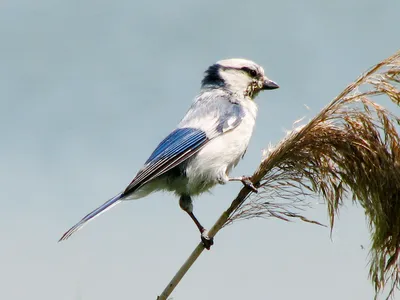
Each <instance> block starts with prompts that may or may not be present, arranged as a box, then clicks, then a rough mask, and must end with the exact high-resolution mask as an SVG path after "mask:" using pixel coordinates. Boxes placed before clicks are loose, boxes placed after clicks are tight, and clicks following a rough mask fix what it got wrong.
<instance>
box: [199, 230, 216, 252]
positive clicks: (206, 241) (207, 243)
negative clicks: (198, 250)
mask: <svg viewBox="0 0 400 300" xmlns="http://www.w3.org/2000/svg"><path fill="white" fill-rule="evenodd" d="M201 241H202V242H203V246H204V248H206V249H207V250H210V248H211V246H212V245H214V238H212V237H209V236H208V231H207V230H205V229H204V230H203V232H202V233H201Z"/></svg>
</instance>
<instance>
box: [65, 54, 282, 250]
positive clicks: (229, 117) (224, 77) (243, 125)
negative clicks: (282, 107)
mask: <svg viewBox="0 0 400 300" xmlns="http://www.w3.org/2000/svg"><path fill="white" fill-rule="evenodd" d="M278 87H279V86H278V85H277V84H276V83H275V82H273V81H272V80H270V79H268V78H267V77H266V76H265V75H264V70H263V68H262V67H260V66H259V65H257V64H255V63H254V62H252V61H249V60H245V59H227V60H221V61H218V62H217V63H215V64H214V65H212V66H210V67H209V68H208V69H207V70H206V72H205V76H204V78H203V81H202V85H201V90H200V94H199V95H198V96H197V97H196V99H195V101H194V102H193V104H192V106H191V107H190V108H189V111H188V112H187V113H186V115H185V116H184V118H183V119H182V121H181V122H180V123H179V124H178V126H177V128H176V129H175V130H174V131H172V132H171V133H170V134H169V135H168V136H167V137H166V138H165V139H164V140H163V141H162V142H161V143H160V144H159V145H158V147H157V148H156V149H155V150H154V152H153V153H152V154H151V155H150V157H149V159H148V160H147V161H146V162H145V164H144V166H143V168H142V169H141V170H140V171H139V172H138V173H137V175H136V177H135V178H134V179H133V180H132V182H131V183H130V184H129V185H128V186H127V187H126V188H125V190H123V191H122V192H121V193H119V194H118V195H116V196H115V197H113V198H111V199H110V200H108V201H107V202H105V203H104V204H103V205H101V206H100V207H98V208H96V209H95V210H94V211H92V212H91V213H89V214H88V215H86V216H85V217H84V218H83V219H82V220H81V221H79V222H78V223H77V224H76V225H74V226H73V227H71V228H70V229H69V230H68V231H67V232H66V233H64V235H63V236H62V237H61V239H60V241H61V240H66V239H67V238H69V237H70V236H71V235H72V234H73V233H74V232H76V231H78V230H79V229H81V228H82V227H83V226H84V225H85V224H86V223H87V222H88V221H91V220H93V219H94V218H95V217H97V216H99V215H100V214H102V213H103V212H105V211H106V210H108V209H110V208H112V207H114V206H115V205H117V204H118V203H121V202H122V201H125V200H132V199H139V198H142V197H145V196H147V195H148V194H150V193H152V192H155V191H160V190H164V191H170V192H174V193H175V194H176V195H177V196H179V205H180V207H181V208H182V209H183V210H184V211H185V212H187V213H188V214H189V216H190V217H191V218H192V220H193V221H194V223H195V224H196V226H197V228H198V229H199V231H200V233H201V240H202V241H203V245H204V247H205V248H207V249H210V247H211V245H212V244H213V240H212V239H211V238H209V237H208V234H207V230H206V229H205V228H204V227H203V226H202V225H201V224H200V222H199V221H198V220H197V218H196V217H195V215H194V214H193V205H192V197H193V196H196V195H199V194H201V193H204V192H205V191H208V190H209V189H211V188H212V187H213V186H215V185H216V184H225V183H227V182H228V181H241V182H242V183H243V184H244V185H245V186H247V187H248V188H250V189H252V190H253V191H255V192H256V191H257V190H256V188H255V187H254V186H253V184H252V183H251V181H250V180H249V178H248V177H245V176H242V177H233V178H230V177H229V176H228V175H229V173H230V172H231V170H232V168H233V167H235V166H236V165H237V164H238V162H239V160H240V159H241V158H242V157H243V155H244V153H245V152H246V149H247V146H248V144H249V141H250V137H251V135H252V132H253V128H254V124H255V120H256V115H257V105H256V104H255V102H254V101H253V100H254V98H255V97H256V96H257V95H258V93H259V92H260V91H262V90H271V89H276V88H278Z"/></svg>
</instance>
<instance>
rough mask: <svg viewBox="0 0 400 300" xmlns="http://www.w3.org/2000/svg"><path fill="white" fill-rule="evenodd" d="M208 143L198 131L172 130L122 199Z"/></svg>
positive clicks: (202, 132) (201, 132) (187, 129)
mask: <svg viewBox="0 0 400 300" xmlns="http://www.w3.org/2000/svg"><path fill="white" fill-rule="evenodd" d="M208 141H209V139H208V138H207V136H206V134H205V133H204V131H202V130H200V129H195V128H178V129H176V130H174V131H173V132H171V133H170V134H169V135H168V136H167V137H166V138H165V139H164V140H163V141H162V142H161V143H160V144H159V145H158V147H157V148H156V149H155V150H154V152H153V153H152V154H151V156H150V157H149V159H148V160H147V161H146V163H145V165H144V167H143V168H142V169H141V170H140V171H139V173H138V174H137V175H136V177H135V178H134V179H133V180H132V182H131V183H130V184H129V185H128V187H127V188H126V189H125V191H124V192H123V193H122V197H124V196H127V195H129V194H130V193H132V192H134V191H135V190H136V189H138V188H139V187H141V186H143V185H144V184H146V183H147V182H149V181H150V180H152V179H154V178H156V177H158V176H160V175H162V174H164V173H165V172H167V171H169V170H171V169H172V168H174V167H175V166H177V165H178V164H180V163H181V162H183V161H185V160H187V159H188V158H189V157H191V156H193V155H194V154H196V153H197V152H198V151H200V150H201V148H202V147H203V146H204V145H205V144H206V143H207V142H208Z"/></svg>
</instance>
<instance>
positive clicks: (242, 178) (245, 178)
mask: <svg viewBox="0 0 400 300" xmlns="http://www.w3.org/2000/svg"><path fill="white" fill-rule="evenodd" d="M229 181H241V182H242V183H243V185H244V186H247V187H248V188H249V189H251V190H252V191H253V192H254V193H258V190H257V188H256V187H255V186H254V184H253V183H252V182H251V181H250V177H248V176H240V177H230V178H229Z"/></svg>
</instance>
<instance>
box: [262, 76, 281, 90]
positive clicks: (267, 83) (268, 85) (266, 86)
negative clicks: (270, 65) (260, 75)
mask: <svg viewBox="0 0 400 300" xmlns="http://www.w3.org/2000/svg"><path fill="white" fill-rule="evenodd" d="M277 88H279V85H277V84H276V83H275V82H273V81H272V80H269V79H268V78H264V82H263V86H262V88H261V89H262V90H274V89H277Z"/></svg>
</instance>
